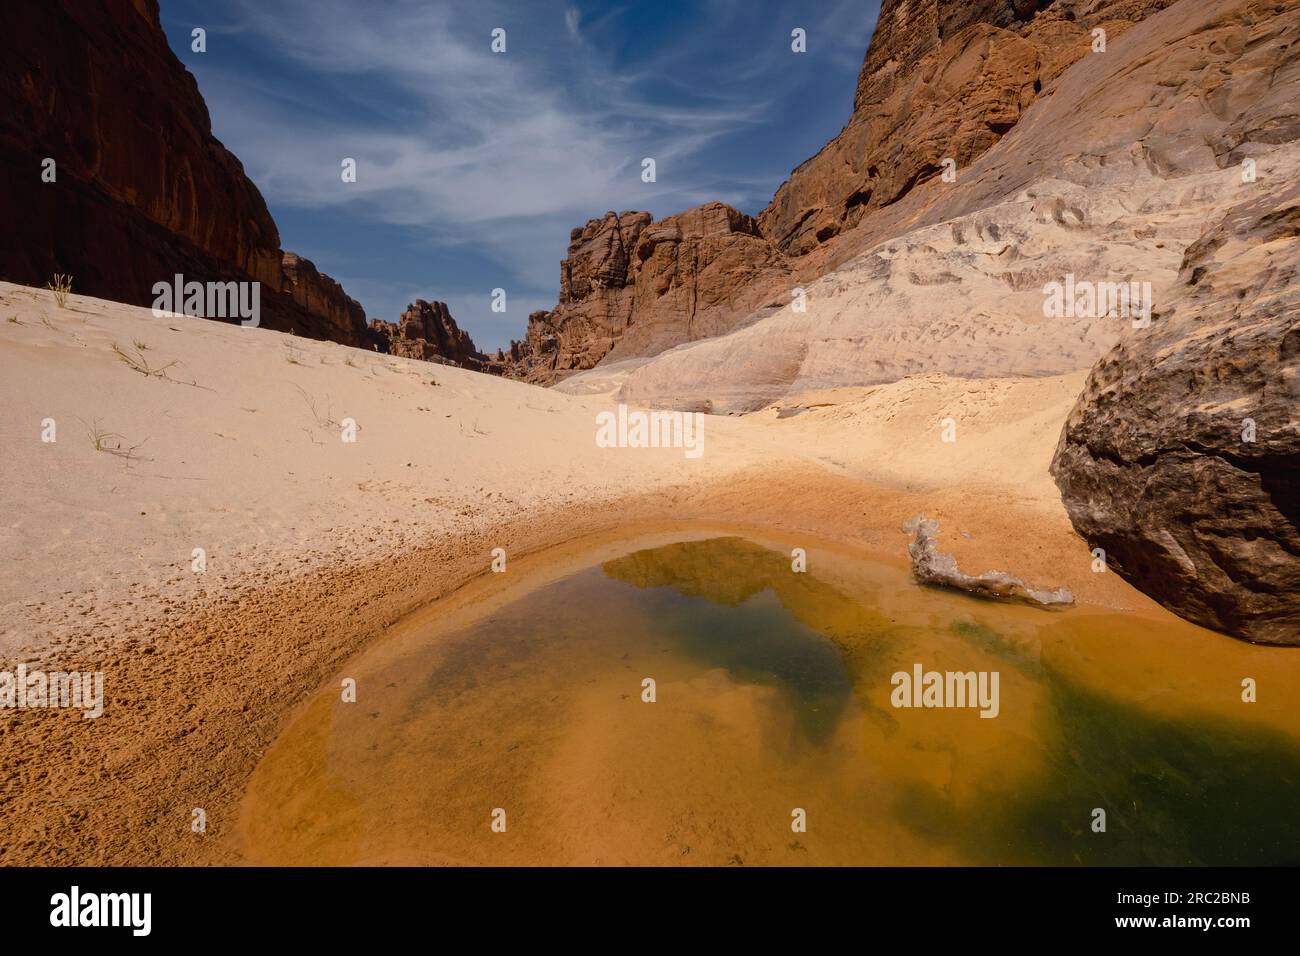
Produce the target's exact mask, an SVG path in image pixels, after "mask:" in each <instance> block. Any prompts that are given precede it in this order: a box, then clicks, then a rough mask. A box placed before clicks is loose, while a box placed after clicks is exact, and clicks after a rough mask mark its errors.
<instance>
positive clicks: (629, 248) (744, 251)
mask: <svg viewBox="0 0 1300 956" xmlns="http://www.w3.org/2000/svg"><path fill="white" fill-rule="evenodd" d="M788 277H789V267H788V266H787V265H786V264H785V262H784V259H783V257H782V256H781V255H780V254H779V253H778V252H777V251H776V250H775V249H774V248H772V245H771V244H770V243H769V242H768V241H767V240H766V239H764V238H763V236H762V234H761V233H760V231H759V228H758V223H757V222H755V220H754V219H753V217H751V216H746V215H745V214H744V213H741V212H738V211H736V210H735V209H732V208H731V207H730V206H728V205H726V204H725V203H720V202H713V203H708V204H706V205H703V206H698V207H696V208H694V209H689V210H687V211H686V212H683V213H680V214H678V215H675V216H668V217H667V218H665V219H662V220H659V221H657V222H656V221H653V220H652V218H651V216H650V214H649V213H647V212H624V213H613V212H609V213H606V214H605V216H604V218H602V219H592V220H591V221H589V222H588V223H587V224H586V226H584V227H582V228H579V229H575V230H573V232H572V234H571V235H570V240H569V249H568V256H567V258H565V260H564V262H563V263H561V265H560V301H559V304H558V305H557V306H556V307H555V308H554V309H553V310H551V311H550V312H534V313H533V314H532V315H530V316H529V318H528V331H527V334H526V336H525V338H524V339H523V341H521V342H513V343H511V371H512V373H513V374H515V375H518V376H519V377H522V378H524V379H526V380H528V381H533V382H540V383H544V384H549V383H551V382H554V381H557V380H559V379H562V378H564V377H565V376H566V375H567V374H571V373H572V372H574V371H578V370H581V369H588V368H591V367H593V366H594V365H595V364H596V363H597V362H599V361H601V360H602V359H604V358H606V357H607V356H608V357H610V358H612V359H617V358H619V357H622V356H624V355H654V354H657V353H658V352H661V351H663V350H664V349H667V348H671V347H672V346H674V345H678V344H680V343H682V342H690V341H694V340H696V339H701V338H708V337H710V336H714V335H719V334H721V333H723V332H726V331H729V330H730V329H731V328H733V327H734V326H735V325H736V323H737V322H738V321H739V320H740V319H742V318H744V317H745V316H746V315H748V314H749V313H750V312H752V311H753V310H754V309H756V308H758V307H760V306H762V305H765V304H767V303H768V302H770V301H772V300H773V299H777V298H780V297H781V296H782V295H783V294H784V293H785V290H786V289H787V288H788V286H789V282H788Z"/></svg>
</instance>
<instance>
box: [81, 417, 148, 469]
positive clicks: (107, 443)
mask: <svg viewBox="0 0 1300 956" xmlns="http://www.w3.org/2000/svg"><path fill="white" fill-rule="evenodd" d="M77 421H79V422H81V424H82V426H83V427H85V429H86V437H87V438H89V439H90V444H91V446H92V447H93V448H94V449H95V451H102V452H107V453H108V454H110V455H116V456H117V457H119V458H125V459H126V461H127V464H128V465H129V464H130V463H131V462H132V461H134V460H136V458H137V457H138V456H137V455H136V450H137V449H138V448H139V447H140V445H143V444H144V442H143V441H142V442H140V444H139V445H131V446H130V447H129V448H123V447H122V436H121V435H119V434H118V433H117V432H110V431H108V430H106V429H105V428H103V427H101V426H100V424H99V419H98V418H96V419H95V420H94V421H93V422H91V423H89V424H87V423H86V420H85V419H84V418H78V419H77ZM148 440H149V439H147V438H146V439H145V441H148Z"/></svg>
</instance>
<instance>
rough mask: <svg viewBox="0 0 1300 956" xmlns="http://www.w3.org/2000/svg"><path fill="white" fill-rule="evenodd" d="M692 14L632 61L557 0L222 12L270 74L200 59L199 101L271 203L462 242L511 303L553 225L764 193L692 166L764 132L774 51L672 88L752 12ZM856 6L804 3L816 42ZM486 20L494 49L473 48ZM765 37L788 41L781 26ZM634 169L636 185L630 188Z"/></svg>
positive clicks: (734, 8) (552, 261)
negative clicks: (748, 131)
mask: <svg viewBox="0 0 1300 956" xmlns="http://www.w3.org/2000/svg"><path fill="white" fill-rule="evenodd" d="M706 6H708V7H710V8H711V9H708V10H706V11H704V12H702V14H701V25H702V26H701V29H700V30H699V31H694V32H690V33H688V34H687V35H683V36H680V37H678V38H676V39H675V40H674V41H673V42H671V43H665V44H662V45H661V48H660V49H658V50H656V51H649V53H648V55H645V56H641V57H639V58H638V59H637V63H636V66H635V68H632V67H630V66H629V65H627V64H625V63H621V62H618V61H617V59H616V58H615V57H614V56H613V55H611V54H610V53H609V49H610V47H611V46H612V45H613V43H612V40H613V39H615V38H617V37H618V34H619V30H620V29H621V24H620V22H619V19H618V18H619V17H620V16H621V15H622V12H623V11H622V9H621V8H618V7H613V6H610V7H603V8H600V9H599V10H598V11H597V12H595V13H594V14H593V15H592V16H591V17H589V18H584V17H583V15H582V13H581V11H580V10H579V9H578V7H577V6H575V5H573V4H572V3H571V2H570V3H564V2H561V0H556V2H552V3H540V4H522V3H505V2H501V0H470V2H461V3H456V2H453V3H429V2H425V0H391V2H385V3H382V4H357V3H355V2H354V0H277V2H275V3H266V2H265V0H233V2H232V4H231V5H230V8H229V10H226V11H223V22H228V23H229V26H228V29H231V30H234V31H238V33H239V34H240V35H241V36H242V37H243V38H244V39H245V41H246V42H249V41H248V38H250V37H252V38H255V41H254V42H255V43H256V44H257V48H258V49H259V50H260V51H264V53H265V55H266V56H268V57H272V58H275V59H276V60H279V61H282V62H283V64H284V66H283V67H282V69H280V70H276V69H271V70H263V69H259V68H257V66H256V65H255V64H245V63H238V64H234V63H230V62H222V61H220V60H219V58H216V57H213V58H209V59H205V61H204V64H203V69H204V75H203V78H202V79H203V92H204V95H205V96H206V98H207V99H208V102H209V104H210V106H211V109H212V112H213V115H214V119H215V120H216V121H217V127H218V131H219V133H220V135H221V136H222V137H223V139H224V140H225V141H226V145H227V146H229V147H230V148H231V149H232V150H233V151H234V152H235V154H236V155H237V156H239V157H240V159H241V160H242V161H243V163H244V165H245V168H246V169H247V171H248V173H249V175H250V176H251V177H252V179H253V180H254V181H255V182H256V183H257V184H258V186H259V188H261V190H262V192H263V193H264V194H265V195H266V197H267V199H268V201H269V202H270V203H271V205H272V206H273V207H274V208H281V207H286V206H292V207H299V208H303V209H310V210H331V209H338V210H339V214H340V218H341V220H344V221H346V219H347V218H348V217H353V216H361V217H363V218H365V219H367V220H370V221H373V222H380V223H388V224H393V225H398V226H418V227H420V228H421V229H423V230H425V231H426V232H427V234H428V235H429V237H430V239H431V242H433V243H434V244H435V245H441V246H448V247H452V246H457V247H458V246H467V245H468V246H473V247H475V248H476V249H477V250H478V251H479V252H480V253H481V255H482V256H484V257H485V258H487V259H490V260H492V261H495V262H497V263H499V264H500V266H501V269H502V271H503V273H506V274H508V275H510V276H511V277H512V279H513V282H514V283H515V284H516V285H520V284H522V285H523V286H526V287H527V288H528V294H530V295H531V294H535V293H538V292H539V291H540V290H548V289H549V290H554V289H555V288H556V286H557V284H558V282H557V275H558V261H559V258H560V257H562V255H563V248H564V245H565V242H566V241H567V236H568V231H569V229H570V228H572V227H573V226H576V225H581V224H582V223H583V222H585V221H586V220H587V219H588V218H590V217H593V216H600V215H602V214H603V213H604V212H605V211H606V210H607V209H615V210H622V209H650V210H651V211H653V212H655V213H656V214H657V215H665V214H669V213H673V212H677V211H680V210H682V209H685V208H688V207H690V206H692V205H696V204H698V203H701V202H705V201H708V200H710V199H722V200H724V201H729V202H732V203H733V204H734V205H742V204H749V205H751V206H753V205H755V204H757V205H761V204H762V203H763V202H765V201H766V199H767V198H769V197H770V195H771V190H772V184H771V183H768V184H766V185H763V184H761V183H758V182H756V181H755V180H754V178H752V177H750V178H748V179H746V178H743V177H735V176H727V175H726V174H725V171H721V170H718V169H711V168H709V166H708V164H707V163H702V162H701V156H702V154H704V153H705V152H706V151H707V149H708V147H709V146H710V144H712V143H714V142H715V141H716V140H717V139H718V138H719V137H725V136H727V135H729V134H731V133H734V132H735V131H737V130H739V129H741V128H745V127H757V126H759V125H760V124H762V123H764V122H765V120H766V114H767V109H768V106H769V104H768V103H767V102H765V101H763V100H762V99H761V97H760V96H759V95H756V93H755V92H754V89H753V88H752V84H751V83H750V82H749V79H750V76H752V75H757V74H758V73H760V72H762V71H765V70H766V71H771V70H780V69H781V68H782V64H783V63H784V62H785V61H784V60H782V59H780V58H779V57H778V56H776V54H777V53H779V51H780V45H779V44H774V45H773V46H772V48H771V49H772V51H773V52H772V53H769V54H765V55H759V54H758V53H757V52H755V53H752V54H751V53H750V51H746V50H743V49H742V50H739V51H732V53H733V59H734V60H736V61H737V62H738V63H740V64H743V66H742V67H740V68H732V69H731V70H730V71H727V70H726V68H725V67H721V66H720V67H719V81H718V82H717V83H714V84H709V85H708V86H707V87H706V88H698V87H690V88H687V86H686V82H685V81H683V80H682V79H681V76H682V75H685V74H686V73H687V72H688V71H686V70H684V69H682V67H683V65H694V66H695V67H697V68H698V67H699V65H700V64H709V63H711V61H712V60H713V59H716V58H717V46H718V44H719V43H725V42H726V37H727V35H728V34H727V31H728V30H730V31H731V32H732V33H733V34H735V33H736V32H737V31H739V30H740V29H741V28H742V27H743V26H744V25H745V23H746V20H745V18H746V17H750V16H752V14H750V13H748V12H747V11H746V5H745V4H744V3H732V2H729V0H714V2H713V3H711V4H707V5H706ZM860 9H861V5H860V2H858V3H854V2H851V0H839V2H837V3H831V4H828V5H827V6H826V7H825V8H823V9H821V10H820V11H819V14H818V16H819V18H820V19H819V20H818V21H817V22H818V23H819V24H821V23H824V24H826V25H827V26H826V28H825V29H822V28H818V29H817V31H816V32H817V34H818V35H819V37H820V40H819V42H834V43H837V44H842V45H844V46H846V47H847V46H848V45H850V44H851V43H856V42H858V41H856V40H845V39H844V34H845V33H846V32H851V31H849V30H848V27H847V26H846V24H847V23H848V22H849V21H850V19H851V17H852V16H853V11H854V10H857V11H858V13H857V17H858V20H859V21H860V20H861V19H862V18H861V13H860ZM801 18H802V19H808V18H807V17H806V16H804V17H801ZM794 25H800V24H797V23H796V24H794ZM498 26H499V27H502V28H504V29H505V30H506V31H507V52H506V53H504V54H496V53H493V52H492V51H491V49H490V40H491V36H490V33H491V30H492V29H493V28H494V27H498ZM832 29H833V30H834V33H832V32H831V30H832ZM773 30H774V31H776V32H775V33H773V36H774V37H776V38H777V39H779V37H780V36H781V35H782V33H783V34H784V35H785V36H788V32H789V31H788V28H786V27H785V26H784V25H783V24H780V23H777V24H774V25H773ZM623 39H626V38H623ZM856 55H857V56H858V57H859V58H860V56H861V48H859V49H858V52H857V54H856ZM285 76H288V77H290V79H291V82H287V83H286V82H284V79H283V77H285ZM304 80H305V81H306V85H305V86H304V85H302V84H303V83H304ZM846 118H847V117H846ZM811 145H812V148H814V149H815V148H816V146H819V145H820V144H811ZM647 156H649V157H653V158H654V159H655V161H656V166H657V174H658V181H657V182H656V183H653V184H646V183H643V182H642V181H641V178H640V172H641V160H642V158H643V157H647ZM345 157H346V158H352V159H355V160H356V163H357V181H356V182H355V183H344V182H343V181H342V179H341V177H340V172H341V167H340V163H341V161H342V160H343V159H344V158H345ZM335 271H336V272H339V273H343V272H346V269H345V268H337V267H336V269H335ZM442 291H443V290H438V289H429V290H427V291H426V293H425V296H426V297H430V296H432V295H436V294H439V295H440V292H442ZM453 294H454V293H453ZM440 297H442V296H441V295H440ZM449 297H450V296H449ZM386 317H388V316H386ZM519 330H520V331H522V323H520V326H519Z"/></svg>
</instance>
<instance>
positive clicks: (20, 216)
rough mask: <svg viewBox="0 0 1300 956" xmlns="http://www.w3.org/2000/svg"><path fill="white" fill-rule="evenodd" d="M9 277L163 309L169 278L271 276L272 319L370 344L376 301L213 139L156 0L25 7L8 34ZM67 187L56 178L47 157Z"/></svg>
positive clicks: (0, 69)
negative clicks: (367, 306)
mask: <svg viewBox="0 0 1300 956" xmlns="http://www.w3.org/2000/svg"><path fill="white" fill-rule="evenodd" d="M0 102H3V103H4V104H5V106H4V110H3V112H0V177H3V179H4V182H5V188H4V190H2V191H0V221H3V222H4V223H5V228H4V230H2V231H0V276H3V277H4V278H5V279H8V280H10V281H13V282H20V283H24V284H27V285H36V286H41V285H44V284H45V283H46V282H47V281H49V279H50V277H51V276H52V275H54V274H55V273H64V274H70V275H72V276H73V290H74V291H75V292H80V293H84V294H87V295H93V296H99V297H101V298H106V299H113V300H115V301H119V302H128V303H131V304H134V305H149V304H151V303H152V302H153V293H152V288H153V285H154V283H155V282H159V281H168V282H170V281H171V280H172V277H173V276H174V275H175V274H176V273H181V274H182V275H184V276H185V278H186V280H187V281H188V280H196V281H199V282H209V281H256V282H260V283H261V286H262V289H261V294H262V299H261V321H262V325H264V326H266V327H269V328H274V329H280V330H283V331H289V330H292V331H294V332H296V333H298V334H300V335H306V336H310V337H313V338H323V339H332V340H334V341H338V342H343V343H346V344H349V345H360V344H362V343H363V342H364V340H365V336H366V327H365V315H364V312H363V311H362V309H361V306H360V305H358V304H357V302H356V301H355V300H353V299H351V298H349V297H348V296H347V295H346V294H345V293H344V292H343V290H342V288H341V287H340V286H339V285H338V283H337V282H334V280H332V279H330V278H329V277H328V276H324V275H322V274H320V273H319V272H317V270H316V268H315V267H314V266H312V264H311V263H310V262H308V261H307V260H305V259H300V258H299V257H297V256H294V255H293V254H292V253H288V254H285V253H283V252H282V251H281V249H280V236H279V232H278V231H277V229H276V226H275V222H274V221H273V220H272V219H271V215H270V213H269V212H268V211H267V208H266V203H265V202H264V201H263V199H262V196H261V194H260V193H259V192H258V190H257V187H256V186H254V185H253V183H252V182H251V181H250V180H249V179H248V177H247V176H245V175H244V169H243V166H241V165H240V162H239V160H238V159H236V158H235V157H234V156H233V155H232V154H231V153H230V152H229V151H228V150H227V149H226V148H225V147H224V146H222V145H221V143H220V142H219V141H218V140H217V139H216V138H215V137H214V136H213V135H212V125H211V121H210V119H209V117H208V110H207V106H206V105H205V104H204V102H203V97H202V96H201V95H200V94H199V89H198V85H197V83H196V82H195V80H194V77H193V76H192V75H191V74H190V73H189V71H187V70H186V69H185V67H184V66H183V65H182V64H181V62H180V60H178V59H177V58H176V56H175V55H174V54H173V53H172V51H171V49H170V47H168V45H167V38H166V36H165V35H164V33H163V30H162V25H161V23H160V21H159V16H158V4H157V0H132V2H126V0H104V2H93V3H87V2H81V0H17V2H14V3H11V4H7V5H6V9H5V28H4V30H2V31H0ZM47 157H49V158H52V159H54V160H55V162H56V163H57V179H56V181H55V182H53V183H46V182H42V181H41V171H42V161H43V160H44V159H45V158H47Z"/></svg>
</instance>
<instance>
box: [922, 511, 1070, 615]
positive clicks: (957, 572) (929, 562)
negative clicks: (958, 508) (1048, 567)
mask: <svg viewBox="0 0 1300 956" xmlns="http://www.w3.org/2000/svg"><path fill="white" fill-rule="evenodd" d="M903 530H904V531H905V532H907V533H908V534H910V535H911V536H912V540H911V541H910V542H909V543H908V545H907V553H908V555H909V556H910V557H911V559H912V574H913V576H914V577H915V578H916V579H917V580H918V581H920V582H921V583H922V584H928V585H930V586H932V587H940V588H951V589H952V590H954V591H965V592H966V593H967V594H973V595H975V596H976V597H982V598H988V599H990V600H994V601H1010V602H1014V603H1019V604H1029V605H1032V606H1033V607H1041V608H1062V607H1069V606H1070V605H1072V604H1073V603H1074V595H1073V594H1071V593H1070V589H1069V588H1066V587H1059V588H1040V587H1033V586H1032V585H1029V584H1026V583H1025V582H1024V581H1022V580H1020V579H1019V578H1017V577H1015V576H1013V575H1010V574H1007V573H1006V572H1005V571H985V572H984V573H983V574H974V575H972V574H966V573H965V572H964V571H962V570H961V569H960V568H959V567H958V566H957V559H956V558H955V557H953V556H952V555H951V554H945V553H943V552H942V551H940V550H939V522H937V521H935V520H934V519H932V518H927V517H926V516H925V515H917V516H916V517H915V518H911V519H909V520H908V521H905V522H904V523H903Z"/></svg>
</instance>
